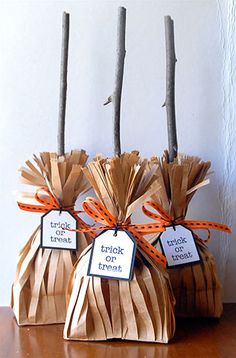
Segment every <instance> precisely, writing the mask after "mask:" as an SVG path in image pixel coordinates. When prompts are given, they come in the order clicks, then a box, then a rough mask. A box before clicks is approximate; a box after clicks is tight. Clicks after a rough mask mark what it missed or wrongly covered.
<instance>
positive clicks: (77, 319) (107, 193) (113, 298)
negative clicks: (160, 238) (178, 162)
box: [64, 8, 175, 343]
mask: <svg viewBox="0 0 236 358" xmlns="http://www.w3.org/2000/svg"><path fill="white" fill-rule="evenodd" d="M125 16H126V12H125V9H124V8H119V18H118V59H119V58H122V61H124V53H125V52H124V48H125V42H124V41H125ZM121 49H122V50H123V51H120V50H121ZM121 52H122V54H123V55H122V54H121ZM123 64H124V62H122V65H120V63H119V60H118V66H117V67H118V69H117V72H116V74H118V75H117V77H116V80H117V81H116V89H115V92H114V95H113V96H111V97H110V99H109V100H108V102H113V104H114V113H115V121H114V123H115V130H114V133H115V135H114V142H115V156H114V157H112V158H110V159H109V158H107V159H102V158H101V157H97V158H95V160H94V161H93V162H91V163H89V164H88V166H87V168H84V170H83V171H84V173H85V175H86V177H87V179H88V181H89V182H90V184H91V186H92V187H93V189H94V191H95V193H96V195H97V198H98V199H99V200H97V199H95V198H88V199H86V200H85V202H84V204H83V207H84V210H85V211H86V212H87V214H88V215H90V216H91V217H93V218H94V220H95V221H96V222H98V223H100V224H102V226H100V227H98V228H97V229H96V228H95V230H98V229H100V230H102V229H103V230H105V233H107V232H109V231H110V232H111V230H114V229H115V232H114V234H113V235H112V234H110V235H111V237H109V238H108V237H107V240H108V239H110V238H111V242H112V243H113V241H114V242H116V241H115V238H112V236H116V235H117V234H118V237H119V234H120V232H122V231H123V230H126V232H128V233H129V234H130V235H131V236H132V237H133V239H134V241H135V242H136V244H137V251H136V254H135V258H134V266H133V270H132V275H131V277H130V278H129V279H114V276H115V273H114V270H115V271H116V273H117V266H112V265H106V263H105V264H102V263H99V264H98V267H99V269H100V266H99V265H102V269H103V268H104V266H105V267H106V269H107V270H112V271H113V272H111V271H110V275H109V276H113V278H112V279H111V278H109V277H107V276H106V277H104V273H103V277H101V273H100V276H99V275H95V274H94V273H93V274H91V267H93V262H94V261H93V260H96V259H99V260H100V258H101V256H100V254H98V256H96V257H94V252H95V250H96V249H95V248H96V245H98V244H97V243H98V242H99V240H101V237H102V235H104V231H103V232H102V234H101V235H100V236H98V237H97V238H95V239H94V242H93V246H92V245H91V246H89V247H88V248H87V249H85V251H84V252H83V253H82V254H81V256H80V258H79V260H78V262H77V263H76V265H75V268H74V274H73V276H72V278H71V281H70V283H69V291H70V293H71V294H70V298H69V305H68V310H67V316H66V322H65V327H64V338H65V339H69V340H88V341H89V340H90V341H96V340H107V339H125V340H136V341H149V342H162V343H167V342H168V341H169V339H171V338H172V337H173V334H174V331H175V318H174V298H173V294H172V290H171V287H170V282H169V278H168V274H167V272H166V270H165V268H164V267H163V266H164V263H165V260H163V256H162V255H160V252H158V251H157V250H156V249H155V248H154V247H153V246H152V245H150V244H149V242H148V241H146V240H144V238H143V236H142V234H141V233H142V232H144V231H145V230H149V224H146V225H141V224H140V225H134V224H132V223H131V215H132V213H133V212H134V211H135V209H136V208H137V207H139V206H140V205H142V203H143V202H144V201H145V200H146V199H147V198H148V197H150V195H151V194H152V193H154V192H155V191H156V190H157V189H158V188H157V178H156V171H157V168H155V167H154V166H153V167H152V169H150V167H149V166H148V165H147V164H148V163H147V161H146V160H141V159H140V157H139V154H138V152H136V151H134V152H131V153H123V154H121V151H120V138H119V125H120V116H119V113H120V107H119V106H120V95H121V85H122V77H123ZM117 84H118V85H117ZM117 96H118V97H117ZM118 98H119V99H118ZM117 113H118V115H117ZM150 227H151V228H153V226H150ZM95 240H96V241H95ZM116 240H117V239H116ZM124 240H126V239H125V238H124ZM104 242H106V241H104ZM107 243H108V241H107ZM120 243H121V247H122V241H120ZM123 245H124V243H123ZM121 247H119V251H120V252H121V251H122V250H123V248H122V249H121ZM111 249H112V246H111V247H107V248H106V250H111ZM115 249H116V248H115ZM115 249H113V251H112V252H113V253H114V252H115ZM103 251H104V247H102V249H101V251H100V252H103ZM108 259H109V260H110V257H109V256H107V257H106V260H107V261H108ZM101 260H102V258H101ZM114 260H115V263H116V262H117V255H115V256H114ZM104 262H106V261H104ZM125 263H126V262H125ZM124 266H125V264H124V265H123V266H122V265H121V266H120V270H122V269H123V268H124ZM114 268H115V269H114ZM88 270H90V271H89V273H88ZM116 277H117V276H116Z"/></svg>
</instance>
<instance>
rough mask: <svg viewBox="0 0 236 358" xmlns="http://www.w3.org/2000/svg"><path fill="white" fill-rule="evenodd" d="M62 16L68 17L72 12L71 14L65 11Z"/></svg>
mask: <svg viewBox="0 0 236 358" xmlns="http://www.w3.org/2000/svg"><path fill="white" fill-rule="evenodd" d="M62 16H63V17H67V18H68V17H70V14H69V12H66V11H63V13H62Z"/></svg>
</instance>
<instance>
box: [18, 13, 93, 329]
mask: <svg viewBox="0 0 236 358" xmlns="http://www.w3.org/2000/svg"><path fill="white" fill-rule="evenodd" d="M68 42H69V14H66V13H64V14H63V41H62V63H61V93H60V107H59V126H58V153H49V152H43V153H40V155H39V156H34V162H35V163H33V162H31V161H29V160H28V161H27V162H26V165H27V167H22V168H21V169H20V172H21V182H22V183H24V184H27V185H32V186H33V187H35V188H36V189H37V190H36V192H35V193H34V194H30V193H22V195H21V199H23V200H21V202H18V205H19V207H20V208H21V209H22V210H26V211H30V212H40V213H42V214H44V215H47V214H48V213H51V214H52V213H56V215H58V216H57V217H58V218H59V219H60V217H62V216H60V215H61V214H62V211H63V213H65V210H66V213H67V214H66V215H67V216H66V217H68V215H69V219H70V218H71V217H72V222H76V223H78V224H79V226H80V227H87V226H86V225H85V224H84V223H83V221H82V220H81V219H80V218H79V217H78V216H77V212H76V211H75V208H74V205H75V201H76V199H77V197H78V195H79V194H80V193H82V192H84V191H85V190H87V189H88V188H89V184H88V182H87V181H86V179H85V177H84V174H83V172H82V167H83V166H84V165H85V163H86V161H87V154H86V153H85V151H84V150H73V151H72V152H71V153H67V154H65V153H64V126H65V106H66V77H67V61H68ZM29 200H30V202H29ZM51 225H54V226H56V225H57V226H58V228H59V227H60V225H59V224H58V223H53V224H51ZM61 228H63V226H62V224H61V227H60V229H61ZM55 232H56V233H57V235H56V236H55V237H54V236H53V238H54V239H55V240H57V241H58V242H62V241H63V240H65V238H64V237H65V236H66V234H65V231H64V230H55ZM60 235H61V237H57V236H60ZM41 236H42V226H41V225H39V226H38V227H37V229H36V230H35V231H34V232H33V234H32V235H31V237H30V239H29V240H28V242H27V244H26V245H25V246H24V247H23V249H22V250H21V252H20V255H19V258H18V263H17V268H16V275H15V280H14V283H13V287H12V302H11V306H12V308H13V311H14V313H15V316H16V320H17V323H18V324H19V325H39V324H52V323H63V322H64V321H65V316H66V297H65V293H66V287H67V283H68V280H69V277H70V274H71V271H72V268H73V265H74V263H75V261H76V260H77V257H78V255H79V253H80V252H81V251H82V250H83V249H84V248H85V247H86V246H87V244H88V243H90V239H89V234H88V233H78V236H77V238H75V240H76V241H77V244H78V245H77V249H75V250H70V249H60V248H43V247H41V240H42V237H41ZM48 239H50V237H48ZM51 241H52V237H51ZM68 242H69V240H68Z"/></svg>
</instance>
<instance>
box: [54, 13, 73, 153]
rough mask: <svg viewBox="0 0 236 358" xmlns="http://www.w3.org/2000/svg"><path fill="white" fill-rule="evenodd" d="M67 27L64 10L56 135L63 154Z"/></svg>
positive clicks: (68, 19)
mask: <svg viewBox="0 0 236 358" xmlns="http://www.w3.org/2000/svg"><path fill="white" fill-rule="evenodd" d="M69 29H70V15H69V14H67V13H66V12H64V13H63V15H62V48H61V74H60V97H59V116H58V135H57V146H58V149H57V152H58V155H64V154H65V115H66V93H67V68H68V49H69Z"/></svg>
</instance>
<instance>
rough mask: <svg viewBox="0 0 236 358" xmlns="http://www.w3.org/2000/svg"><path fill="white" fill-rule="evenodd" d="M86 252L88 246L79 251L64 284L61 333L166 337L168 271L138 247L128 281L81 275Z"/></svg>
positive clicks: (170, 309)
mask: <svg viewBox="0 0 236 358" xmlns="http://www.w3.org/2000/svg"><path fill="white" fill-rule="evenodd" d="M90 252H91V246H90V247H89V248H87V249H86V250H85V251H84V252H83V253H82V254H81V256H80V259H79V260H78V262H77V264H76V266H75V269H74V274H73V277H72V279H71V282H70V284H69V286H70V285H71V289H70V288H69V291H70V293H71V295H70V300H69V305H68V310H67V316H66V323H65V327H64V338H65V339H69V340H81V341H103V340H107V339H114V338H115V339H124V340H135V341H147V342H161V343H167V342H168V341H169V340H170V339H171V338H172V337H173V335H174V331H175V315H174V303H175V300H174V297H173V293H172V289H171V286H170V282H169V278H168V274H167V273H166V272H165V271H164V270H163V269H162V268H160V269H159V268H157V267H156V266H152V265H151V264H150V263H149V262H147V261H146V260H145V259H144V257H143V255H142V253H140V254H138V255H137V257H136V262H135V268H134V276H133V279H132V280H131V281H124V280H108V279H102V278H99V277H92V276H87V270H88V263H89V258H90Z"/></svg>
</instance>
